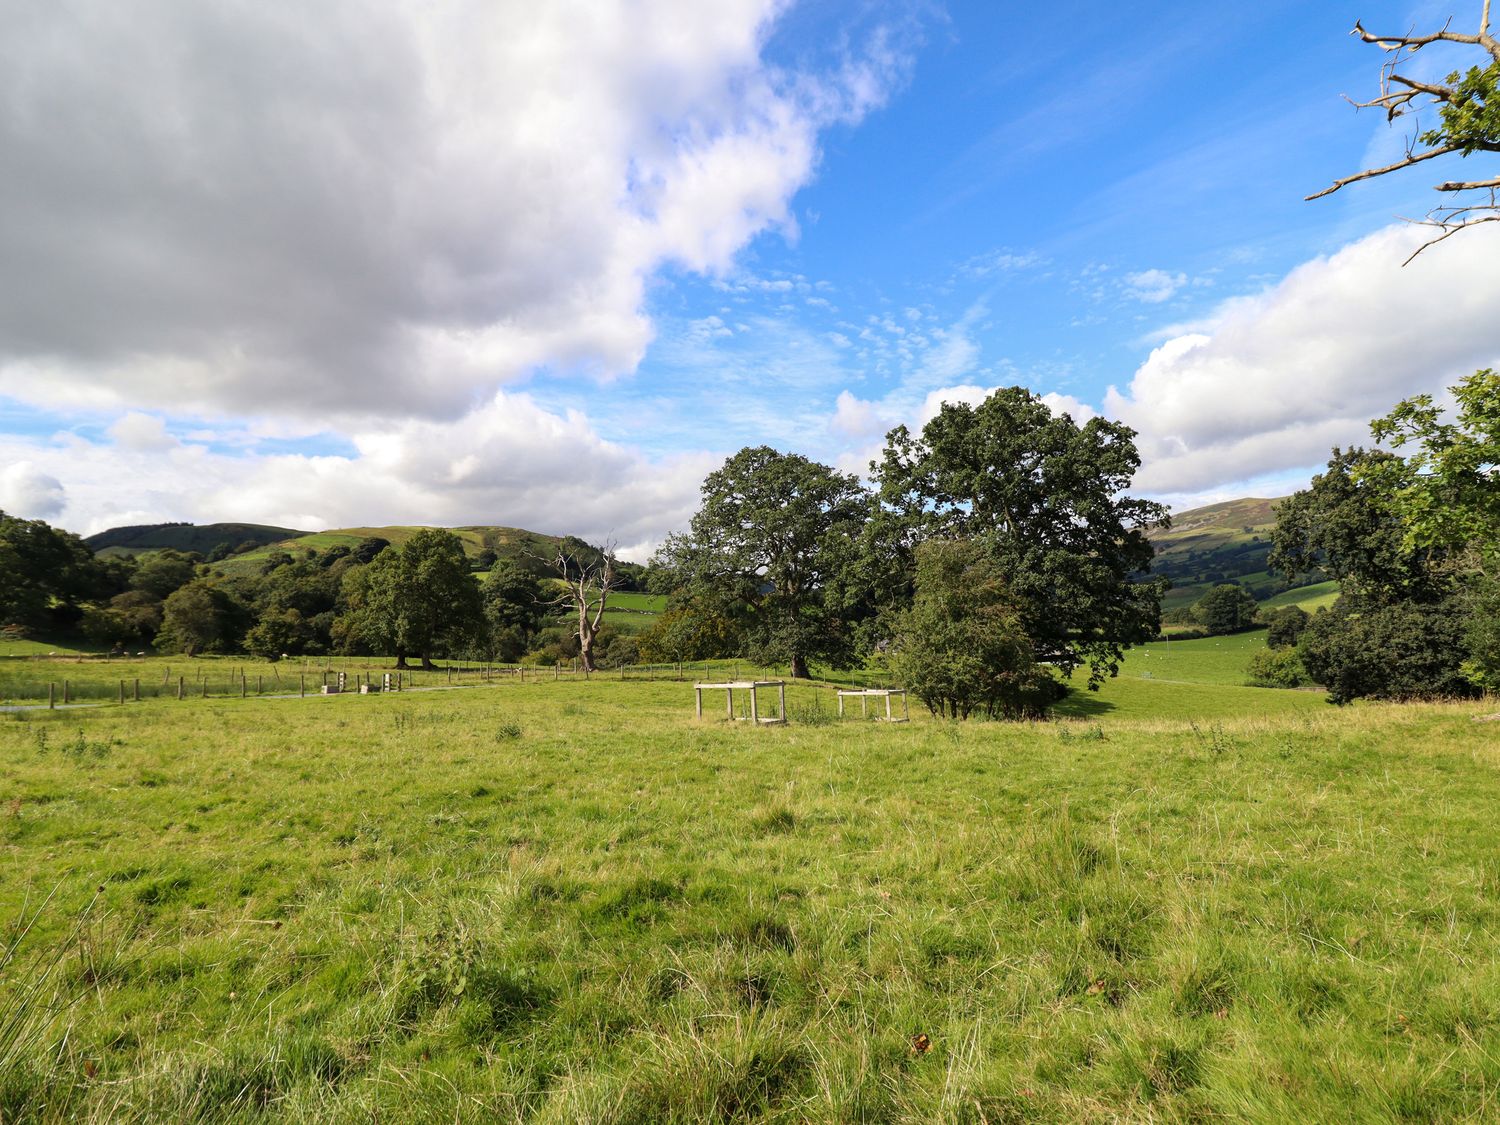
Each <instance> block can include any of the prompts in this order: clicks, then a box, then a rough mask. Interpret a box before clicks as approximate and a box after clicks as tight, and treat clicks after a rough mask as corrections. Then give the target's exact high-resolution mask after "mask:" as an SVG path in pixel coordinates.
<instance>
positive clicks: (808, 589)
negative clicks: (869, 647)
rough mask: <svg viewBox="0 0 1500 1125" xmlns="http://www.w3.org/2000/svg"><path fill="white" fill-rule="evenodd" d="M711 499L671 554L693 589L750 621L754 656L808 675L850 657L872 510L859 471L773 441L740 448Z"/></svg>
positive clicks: (706, 497) (707, 490) (715, 481)
mask: <svg viewBox="0 0 1500 1125" xmlns="http://www.w3.org/2000/svg"><path fill="white" fill-rule="evenodd" d="M702 493H703V506H702V507H701V508H700V509H699V511H698V514H697V515H695V516H694V517H693V522H692V528H691V532H690V533H689V535H688V536H687V537H685V538H677V539H674V540H672V541H670V542H669V543H668V545H667V547H666V548H665V550H664V552H663V554H664V556H665V557H664V559H663V562H664V563H665V564H667V565H670V566H672V567H673V568H674V569H675V570H677V571H678V572H679V573H680V574H681V575H683V577H684V578H685V580H686V583H687V586H688V588H689V589H690V590H691V595H690V596H692V597H694V598H696V599H698V601H699V603H700V604H702V605H704V606H706V607H712V608H713V609H714V610H715V611H718V612H725V613H726V614H729V615H732V616H734V617H735V618H736V620H737V621H738V622H740V623H741V624H742V626H743V629H744V633H745V635H746V637H747V638H748V640H749V643H750V645H751V647H752V650H753V652H754V654H755V655H756V656H758V657H759V658H760V659H762V660H764V661H766V662H767V663H773V662H774V663H783V662H784V663H786V664H788V665H789V666H790V668H791V674H792V676H794V677H801V676H806V675H807V662H808V660H809V659H813V658H817V659H821V660H826V661H828V662H829V663H832V664H835V665H840V664H846V663H848V662H849V661H850V660H852V659H853V657H854V636H853V632H852V629H851V627H850V623H849V621H848V619H847V616H846V615H845V612H844V611H845V610H846V609H847V608H848V606H849V599H850V592H849V589H848V587H847V585H846V582H845V578H846V569H847V567H848V565H849V563H850V560H851V559H852V558H853V556H854V553H855V543H856V540H857V538H858V536H859V533H860V529H861V527H862V525H863V523H864V520H865V517H866V515H867V514H868V512H869V496H868V494H867V493H866V492H865V490H864V488H863V487H862V486H861V485H860V483H859V481H858V479H857V478H855V477H854V476H852V475H850V474H847V473H840V472H837V471H835V470H834V469H831V468H829V467H828V466H827V465H820V464H818V463H817V462H816V461H810V460H808V459H807V458H806V457H801V456H799V455H797V454H795V453H778V452H777V451H776V450H774V449H770V448H768V447H766V446H759V447H756V448H753V449H752V448H746V449H742V450H740V451H739V452H738V453H736V454H735V455H734V456H733V457H731V458H729V459H728V460H727V461H725V462H724V466H723V467H722V468H721V469H719V470H718V471H716V472H713V473H710V474H709V476H708V477H707V479H705V480H704V482H703V489H702Z"/></svg>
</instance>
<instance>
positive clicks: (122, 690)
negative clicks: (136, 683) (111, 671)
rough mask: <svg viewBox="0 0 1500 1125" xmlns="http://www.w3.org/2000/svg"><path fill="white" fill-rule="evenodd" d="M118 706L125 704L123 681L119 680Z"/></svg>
mask: <svg viewBox="0 0 1500 1125" xmlns="http://www.w3.org/2000/svg"><path fill="white" fill-rule="evenodd" d="M120 706H121V707H123V706H125V681H124V680H121V681H120Z"/></svg>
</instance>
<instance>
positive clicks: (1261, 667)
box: [1246, 647, 1307, 688]
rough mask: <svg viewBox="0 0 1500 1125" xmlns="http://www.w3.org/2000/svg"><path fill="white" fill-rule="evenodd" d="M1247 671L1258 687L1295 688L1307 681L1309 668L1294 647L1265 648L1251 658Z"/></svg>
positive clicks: (1251, 680) (1252, 681)
mask: <svg viewBox="0 0 1500 1125" xmlns="http://www.w3.org/2000/svg"><path fill="white" fill-rule="evenodd" d="M1246 671H1247V672H1248V673H1249V675H1250V682H1251V683H1252V684H1254V685H1255V686H1256V687H1270V688H1294V687H1301V686H1302V685H1303V684H1305V683H1307V670H1306V669H1305V668H1303V667H1302V660H1301V658H1299V657H1298V656H1297V650H1296V649H1294V648H1285V647H1283V648H1263V649H1261V650H1260V651H1259V652H1257V653H1256V654H1255V655H1254V656H1252V657H1251V658H1250V664H1249V666H1248V667H1247V669H1246Z"/></svg>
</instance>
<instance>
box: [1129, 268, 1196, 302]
mask: <svg viewBox="0 0 1500 1125" xmlns="http://www.w3.org/2000/svg"><path fill="white" fill-rule="evenodd" d="M1187 283H1188V279H1187V274H1185V273H1168V272H1167V271H1166V270H1143V271H1142V272H1140V273H1128V274H1126V275H1125V280H1124V283H1123V284H1124V288H1125V293H1126V295H1127V296H1130V297H1134V298H1135V299H1136V300H1137V301H1144V302H1145V303H1146V304H1148V305H1159V304H1161V303H1162V302H1163V301H1166V300H1169V299H1171V298H1172V297H1173V296H1174V295H1175V294H1176V293H1177V291H1178V290H1179V289H1181V288H1182V287H1183V286H1184V285H1186V284H1187Z"/></svg>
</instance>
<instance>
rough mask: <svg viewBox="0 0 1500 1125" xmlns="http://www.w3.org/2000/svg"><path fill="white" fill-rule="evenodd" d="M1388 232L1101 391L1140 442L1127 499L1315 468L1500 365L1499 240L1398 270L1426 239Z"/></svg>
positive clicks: (1296, 273)
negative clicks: (1392, 419) (1407, 404)
mask: <svg viewBox="0 0 1500 1125" xmlns="http://www.w3.org/2000/svg"><path fill="white" fill-rule="evenodd" d="M1427 234H1428V232H1427V231H1426V230H1425V229H1423V228H1420V227H1411V226H1407V225H1400V226H1392V227H1387V228H1385V229H1383V230H1380V231H1377V232H1376V233H1375V234H1372V235H1369V236H1368V237H1366V238H1362V239H1360V240H1359V241H1357V242H1354V243H1351V244H1350V245H1348V246H1346V247H1344V248H1343V249H1341V250H1339V251H1338V252H1337V253H1334V254H1331V255H1328V256H1325V257H1319V258H1315V259H1313V260H1312V261H1309V262H1306V263H1304V264H1303V265H1301V266H1299V267H1298V268H1297V269H1295V270H1293V271H1292V272H1291V273H1289V274H1288V275H1287V276H1286V277H1285V278H1283V279H1282V280H1281V281H1280V282H1278V283H1277V284H1276V285H1274V286H1273V287H1271V288H1270V289H1268V290H1267V291H1266V292H1264V293H1262V294H1259V295H1257V296H1253V297H1244V298H1239V299H1236V300H1231V301H1228V302H1226V303H1224V304H1223V305H1221V306H1220V307H1219V308H1218V310H1217V311H1216V312H1215V313H1214V314H1213V316H1211V317H1210V318H1209V319H1208V320H1207V321H1205V322H1203V323H1202V324H1199V325H1195V326H1194V330H1193V331H1188V332H1182V333H1180V334H1177V335H1173V336H1172V337H1171V338H1169V339H1167V340H1166V341H1165V342H1164V343H1162V344H1161V345H1160V346H1159V347H1157V348H1156V349H1155V350H1154V351H1153V352H1152V353H1151V355H1150V357H1149V358H1148V359H1147V360H1146V362H1145V363H1143V364H1142V365H1141V366H1140V368H1139V369H1138V370H1137V371H1136V373H1135V375H1134V377H1133V378H1132V379H1131V381H1130V383H1129V385H1128V386H1127V387H1126V388H1125V390H1123V391H1120V390H1118V389H1116V388H1114V387H1111V388H1110V389H1109V391H1108V392H1107V393H1106V395H1105V399H1104V413H1105V414H1106V415H1107V416H1108V417H1111V418H1118V419H1121V420H1122V421H1125V422H1127V423H1129V424H1130V425H1131V426H1133V427H1134V428H1135V429H1136V430H1138V431H1139V433H1140V438H1139V441H1138V444H1139V446H1140V449H1141V454H1142V458H1143V461H1144V464H1143V466H1142V470H1141V472H1140V474H1139V476H1138V477H1137V487H1138V488H1140V489H1142V490H1144V491H1149V492H1152V493H1158V494H1164V493H1196V492H1204V491H1207V490H1211V489H1215V488H1220V487H1222V486H1224V485H1225V484H1228V483H1230V482H1236V481H1244V480H1247V479H1249V478H1253V477H1260V476H1265V475H1267V474H1274V473H1278V472H1285V471H1287V470H1290V469H1293V468H1296V467H1305V466H1310V465H1317V464H1321V463H1322V462H1324V461H1325V460H1326V459H1327V457H1328V452H1329V449H1330V447H1331V446H1333V445H1335V444H1346V445H1347V444H1349V443H1359V442H1364V443H1368V441H1369V421H1370V419H1372V418H1375V417H1377V416H1379V415H1382V414H1384V413H1386V412H1387V411H1389V410H1390V408H1391V407H1392V406H1394V405H1395V404H1396V402H1397V401H1398V400H1400V399H1402V398H1406V397H1409V396H1411V395H1414V394H1418V393H1423V392H1428V393H1434V392H1436V393H1440V392H1441V391H1442V389H1443V387H1444V386H1446V385H1448V384H1450V383H1452V382H1454V381H1455V380H1456V379H1457V378H1458V377H1460V376H1462V375H1464V374H1466V373H1468V372H1471V371H1473V370H1475V369H1477V368H1480V367H1486V366H1493V365H1495V364H1496V363H1500V315H1497V312H1496V310H1497V309H1500V268H1497V263H1500V229H1497V228H1495V227H1492V226H1491V227H1476V228H1475V229H1474V230H1472V231H1467V232H1465V233H1464V234H1463V235H1461V236H1459V237H1456V238H1452V239H1449V240H1448V241H1447V242H1445V243H1443V244H1442V245H1441V246H1435V247H1433V248H1431V249H1429V250H1427V251H1426V252H1425V253H1423V254H1422V255H1421V256H1420V257H1418V258H1417V259H1416V260H1415V261H1414V262H1413V263H1412V264H1411V265H1409V266H1406V267H1405V268H1402V266H1401V263H1402V262H1403V261H1405V260H1406V258H1407V256H1408V255H1410V254H1411V252H1412V251H1413V250H1414V249H1415V248H1416V247H1417V246H1419V245H1420V244H1421V243H1422V242H1423V241H1424V240H1425V239H1426V237H1427Z"/></svg>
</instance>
